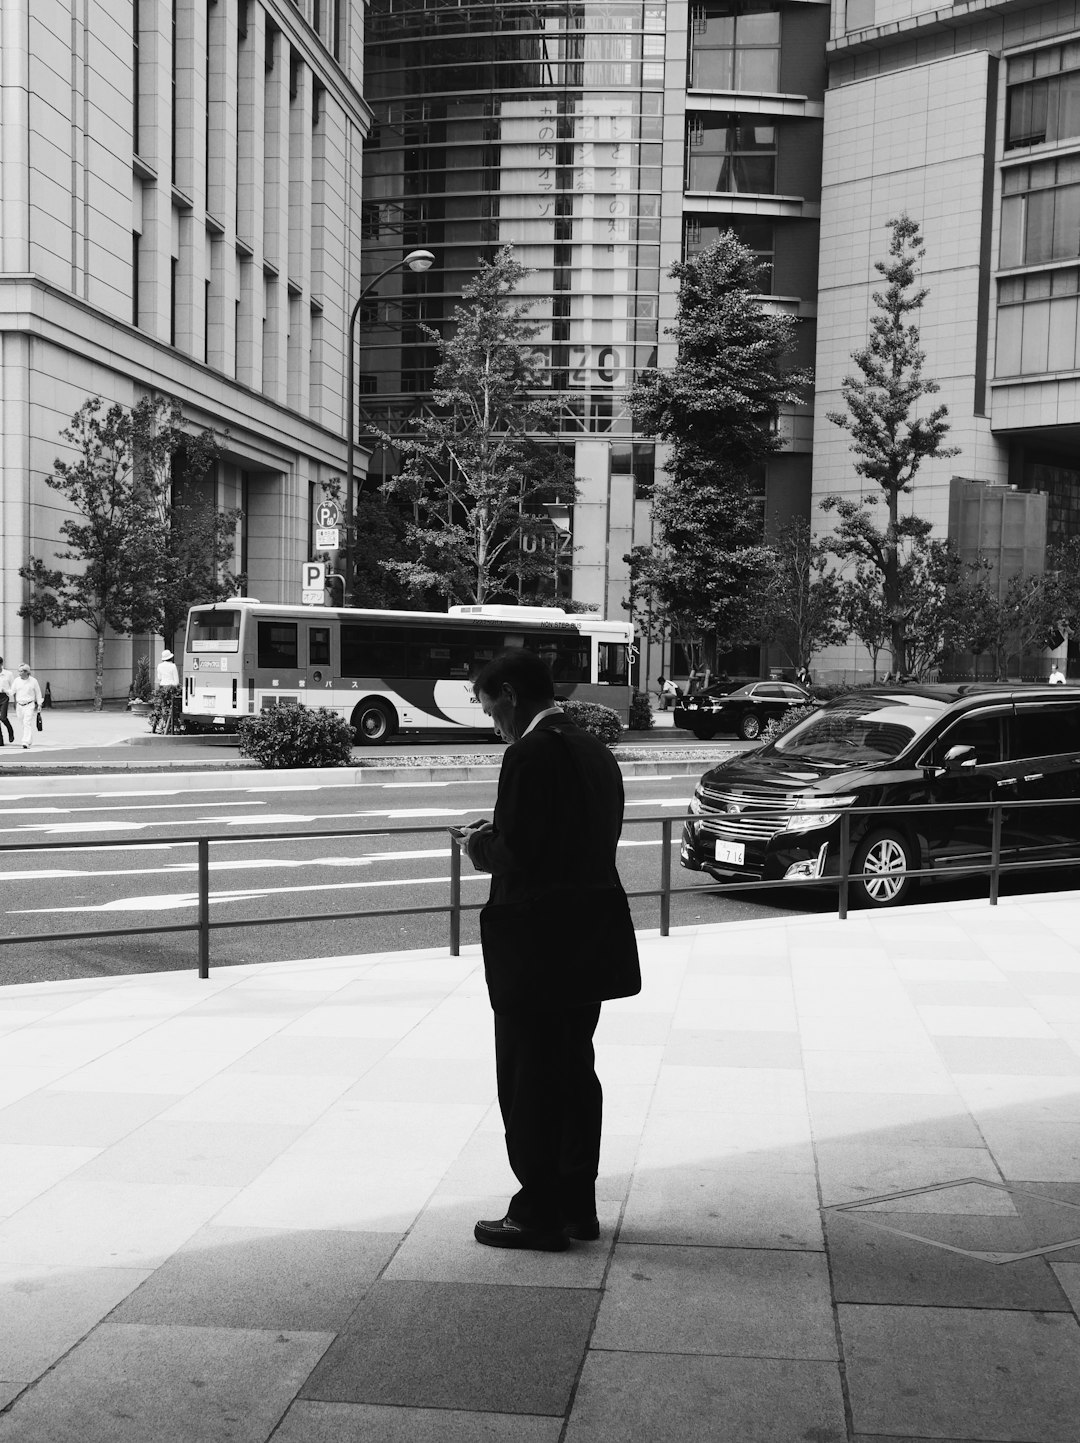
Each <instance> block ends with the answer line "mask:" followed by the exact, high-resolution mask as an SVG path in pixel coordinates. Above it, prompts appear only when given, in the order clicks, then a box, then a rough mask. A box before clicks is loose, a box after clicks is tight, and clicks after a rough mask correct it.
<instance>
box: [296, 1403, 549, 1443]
mask: <svg viewBox="0 0 1080 1443" xmlns="http://www.w3.org/2000/svg"><path fill="white" fill-rule="evenodd" d="M562 1427H563V1420H562V1419H561V1418H528V1417H526V1416H525V1415H524V1414H522V1413H463V1412H461V1411H460V1410H459V1409H449V1408H380V1407H376V1406H373V1405H372V1404H370V1403H308V1402H304V1401H301V1402H298V1403H294V1404H293V1405H292V1407H291V1408H290V1409H289V1411H288V1413H286V1415H285V1417H284V1418H283V1420H282V1423H281V1427H280V1428H279V1429H278V1431H277V1432H276V1433H275V1434H274V1443H559V1437H560V1435H561V1433H562Z"/></svg>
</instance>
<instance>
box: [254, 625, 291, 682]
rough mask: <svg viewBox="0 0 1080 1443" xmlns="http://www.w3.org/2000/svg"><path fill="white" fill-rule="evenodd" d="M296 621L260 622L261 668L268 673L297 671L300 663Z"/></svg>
mask: <svg viewBox="0 0 1080 1443" xmlns="http://www.w3.org/2000/svg"><path fill="white" fill-rule="evenodd" d="M297 630H298V628H297V625H296V622H295V621H260V622H259V666H260V667H262V668H265V669H266V670H268V671H295V670H296V668H297V665H298V664H299V662H298V652H297V637H296V634H297Z"/></svg>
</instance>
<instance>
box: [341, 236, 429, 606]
mask: <svg viewBox="0 0 1080 1443" xmlns="http://www.w3.org/2000/svg"><path fill="white" fill-rule="evenodd" d="M434 261H435V257H434V256H433V255H432V253H431V251H410V252H409V254H408V255H407V256H403V257H402V258H401V260H399V261H395V262H394V264H393V265H392V266H387V267H386V269H385V270H384V271H380V272H379V274H378V275H377V276H376V277H375V279H374V280H372V281H368V283H367V285H366V286H365V287H364V289H363V290H362V291H361V292H360V294H359V295H358V296H357V298H356V304H355V305H354V306H353V308H352V314H351V315H350V316H349V355H348V361H347V363H346V367H345V425H346V428H347V437H348V453H347V460H346V463H345V469H346V479H345V507H346V511H345V567H344V574H345V582H344V585H343V587H342V592H343V595H342V598H341V601H342V605H344V603H345V594H344V593H346V592H348V593H351V592H352V587H353V580H354V577H353V547H352V536H351V531H352V524H353V489H354V488H353V455H354V452H355V449H356V400H355V395H354V389H353V388H354V386H355V374H356V373H355V352H356V318H357V316H358V315H359V314H360V307H361V306H362V305H363V304H364V302H365V301H366V300H367V298H368V296H370V295H371V293H372V291H373V290H374V289H375V287H376V286H377V285H378V284H379V282H380V281H382V280H385V279H386V277H387V276H388V275H390V274H391V272H392V271H400V270H404V269H405V268H406V267H407V268H408V269H409V270H411V271H427V270H430V269H431V267H432V265H433V264H434Z"/></svg>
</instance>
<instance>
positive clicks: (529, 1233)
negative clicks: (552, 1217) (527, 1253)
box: [473, 1215, 570, 1253]
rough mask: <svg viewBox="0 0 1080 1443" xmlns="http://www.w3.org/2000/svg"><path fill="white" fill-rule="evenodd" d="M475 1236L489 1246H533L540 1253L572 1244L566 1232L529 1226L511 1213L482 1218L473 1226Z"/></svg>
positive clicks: (550, 1251)
mask: <svg viewBox="0 0 1080 1443" xmlns="http://www.w3.org/2000/svg"><path fill="white" fill-rule="evenodd" d="M473 1236H474V1237H475V1238H476V1241H477V1242H478V1243H483V1244H484V1245H485V1247H489V1248H531V1249H532V1250H533V1251H534V1252H538V1253H561V1252H565V1251H566V1249H567V1248H568V1247H569V1246H570V1243H569V1240H568V1238H567V1236H566V1234H565V1233H564V1232H551V1231H545V1230H543V1229H541V1228H527V1227H524V1226H523V1225H522V1224H521V1223H516V1222H515V1221H514V1219H513V1218H512V1217H510V1216H509V1215H507V1216H506V1217H504V1218H493V1219H491V1220H490V1221H488V1222H485V1221H483V1220H481V1221H480V1222H478V1223H477V1224H476V1226H475V1227H474V1228H473Z"/></svg>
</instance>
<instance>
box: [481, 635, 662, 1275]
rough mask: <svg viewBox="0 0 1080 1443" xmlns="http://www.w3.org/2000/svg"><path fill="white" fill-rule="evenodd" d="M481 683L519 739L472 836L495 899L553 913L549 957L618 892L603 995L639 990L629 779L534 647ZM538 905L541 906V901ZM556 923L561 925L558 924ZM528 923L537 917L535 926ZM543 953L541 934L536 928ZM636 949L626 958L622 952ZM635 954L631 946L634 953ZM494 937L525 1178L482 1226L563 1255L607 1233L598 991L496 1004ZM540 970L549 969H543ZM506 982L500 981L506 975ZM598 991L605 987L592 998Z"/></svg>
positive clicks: (543, 991) (512, 1156) (502, 727)
mask: <svg viewBox="0 0 1080 1443" xmlns="http://www.w3.org/2000/svg"><path fill="white" fill-rule="evenodd" d="M473 690H474V692H475V694H476V697H477V699H478V701H479V702H480V704H481V706H482V707H483V709H484V712H485V714H486V715H487V716H490V717H491V718H492V720H493V722H494V723H495V729H496V731H497V732H498V734H499V735H500V736H501V737H502V739H503V740H504V741H505V742H508V743H509V744H510V746H509V749H508V750H507V752H506V754H505V756H504V758H503V764H502V770H501V772H500V775H499V792H498V798H497V800H496V803H495V813H494V818H493V820H492V821H490V822H478V823H474V824H473V825H472V826H471V827H469V828H467V829H465V831H464V833H463V834H462V840H463V845H464V846H465V847H466V849H467V851H468V854H469V859H470V861H471V862H472V864H473V866H474V867H475V868H476V869H477V870H478V871H481V872H490V873H491V879H492V880H491V896H490V898H489V901H490V903H492V904H505V903H514V904H524V905H525V907H526V908H527V909H528V908H529V907H530V904H531V911H526V912H525V913H524V914H523V915H525V916H526V917H529V916H532V917H533V918H535V917H537V916H539V917H540V918H542V919H543V920H542V921H540V922H539V923H537V924H536V925H538V926H539V928H540V929H541V930H542V931H543V933H544V935H543V937H542V939H541V941H540V946H539V951H540V955H541V957H544V956H547V955H550V957H551V958H552V964H553V965H552V971H554V970H556V969H555V963H556V961H557V960H565V958H566V955H567V949H568V948H569V949H570V950H572V948H573V942H574V938H573V936H569V937H568V935H567V934H568V932H571V931H573V929H574V925H575V924H574V915H575V912H576V914H577V916H578V917H579V919H580V918H581V917H583V916H589V915H592V913H591V912H590V911H587V910H583V909H596V910H599V908H597V900H598V899H600V894H604V896H603V898H602V899H600V900H603V901H611V900H612V897H613V893H614V892H616V890H617V893H618V899H619V903H618V905H621V907H622V908H623V909H624V911H625V916H626V929H625V934H624V936H623V937H622V938H620V940H618V941H615V940H614V939H612V945H613V946H614V947H616V948H617V949H619V950H620V956H619V957H617V958H615V959H611V958H608V959H606V960H607V962H608V963H609V964H611V963H612V962H614V965H615V967H616V969H620V978H619V981H618V982H617V983H616V985H615V986H614V988H612V986H611V985H610V981H609V982H608V984H607V986H608V990H606V991H605V990H603V987H604V985H605V984H600V987H599V990H598V995H599V996H600V997H611V996H625V995H629V994H630V993H632V992H635V991H637V990H638V989H639V987H640V975H639V974H638V971H637V951H636V946H635V944H634V940H633V928H632V924H631V922H630V920H629V910H628V909H627V908H626V904H625V898H624V897H623V894H622V888H621V884H620V882H619V877H618V872H617V870H616V867H615V849H616V846H617V845H618V840H619V833H620V831H621V829H622V818H623V784H622V775H621V773H620V771H619V767H618V764H617V763H616V761H615V759H614V757H613V756H612V755H611V753H610V752H609V751H608V749H607V747H606V746H604V744H603V743H602V742H600V741H599V740H597V738H596V737H594V736H591V735H590V734H589V733H588V732H585V731H582V730H581V729H580V728H579V727H577V726H575V725H574V724H573V723H572V722H571V721H569V720H568V719H567V717H566V716H565V714H564V713H563V712H562V711H561V710H560V708H559V707H557V706H556V705H555V696H554V688H553V686H552V680H551V673H550V672H549V670H548V668H547V667H546V666H545V664H544V663H543V662H542V661H541V660H540V658H539V657H538V656H535V655H534V654H533V653H531V652H528V651H523V650H521V651H513V652H507V653H503V654H502V655H501V656H498V657H496V658H495V660H494V661H491V662H489V663H488V664H487V666H485V667H484V669H483V670H482V671H481V672H480V674H479V675H478V676H477V678H476V680H475V682H474V684H473ZM537 904H539V907H537ZM548 924H550V930H548ZM526 925H528V923H526ZM526 940H527V941H528V942H529V943H530V944H531V947H530V950H531V951H532V952H533V953H534V954H535V953H536V951H537V946H536V943H537V938H536V936H535V935H530V937H529V938H528V939H524V938H523V939H522V941H523V942H524V941H526ZM623 954H624V955H623ZM631 954H632V955H631ZM497 965H498V959H497V958H494V957H493V956H492V955H490V949H489V946H488V937H487V934H485V966H486V968H487V970H488V982H489V989H491V992H492V1005H493V1007H495V1063H496V1075H497V1081H498V1091H499V1105H500V1108H501V1110H502V1115H503V1122H504V1124H505V1127H506V1149H507V1154H508V1157H509V1160H510V1166H511V1168H512V1169H513V1172H514V1175H515V1176H516V1177H517V1179H518V1182H519V1183H520V1184H521V1186H520V1189H519V1190H518V1192H517V1193H515V1195H514V1196H513V1197H512V1198H511V1200H510V1204H509V1206H508V1208H507V1212H506V1216H505V1217H503V1218H500V1219H498V1220H492V1221H481V1222H478V1223H477V1224H476V1228H475V1235H476V1239H477V1241H478V1242H481V1243H484V1244H486V1245H488V1246H490V1247H503V1248H534V1249H539V1250H541V1251H545V1252H555V1251H561V1250H562V1249H563V1248H565V1247H566V1246H567V1243H568V1240H569V1239H570V1238H575V1239H579V1240H583V1241H585V1240H589V1239H593V1238H597V1237H599V1235H600V1227H599V1223H598V1221H597V1216H596V1175H597V1171H598V1168H599V1161H600V1127H601V1118H602V1110H603V1093H602V1091H601V1087H600V1082H599V1079H598V1078H597V1076H596V1072H595V1068H594V1060H595V1059H594V1053H593V1041H592V1039H593V1033H594V1032H595V1030H596V1025H597V1022H598V1021H599V1019H600V1002H599V1000H585V1001H582V1000H580V998H577V999H575V998H574V997H573V996H572V995H569V994H570V993H571V992H572V990H573V988H572V986H568V985H567V983H566V980H565V977H564V979H563V981H562V982H561V983H560V984H559V986H557V987H556V986H554V985H550V986H546V980H545V977H544V976H543V975H541V976H540V977H539V979H538V980H537V984H536V985H537V986H538V987H539V989H540V991H539V993H538V1002H537V1005H509V1006H507V1005H496V1003H497V988H496V987H495V986H493V973H492V969H493V968H494V967H497ZM538 970H539V971H540V972H541V974H543V972H545V971H546V970H547V969H546V968H544V967H543V966H542V965H541V967H540V968H539V969H538ZM495 980H496V981H497V979H495ZM586 995H587V996H589V997H595V996H597V989H596V988H594V991H593V993H587V994H586Z"/></svg>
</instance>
